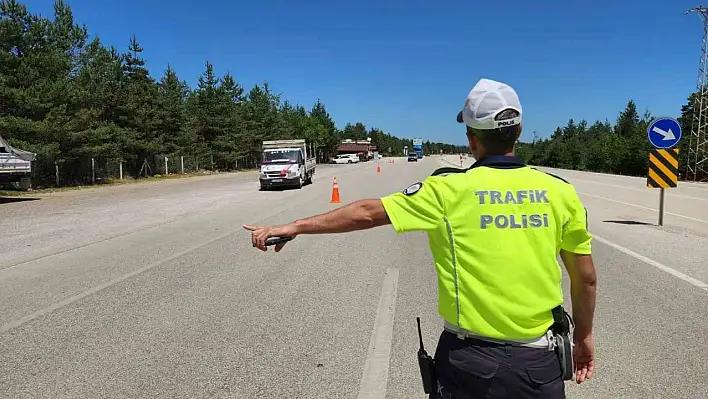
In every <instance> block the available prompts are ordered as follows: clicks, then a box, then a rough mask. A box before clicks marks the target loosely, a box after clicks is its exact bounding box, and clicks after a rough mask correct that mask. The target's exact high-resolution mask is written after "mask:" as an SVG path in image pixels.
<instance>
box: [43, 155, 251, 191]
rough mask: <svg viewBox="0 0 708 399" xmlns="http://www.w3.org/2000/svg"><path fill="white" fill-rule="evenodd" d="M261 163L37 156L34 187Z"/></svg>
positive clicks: (248, 160) (239, 167)
mask: <svg viewBox="0 0 708 399" xmlns="http://www.w3.org/2000/svg"><path fill="white" fill-rule="evenodd" d="M256 167H257V162H256V161H255V160H253V159H251V157H241V158H238V159H236V160H235V161H233V162H225V161H215V160H214V157H213V156H210V155H208V156H195V155H180V154H170V155H162V156H154V157H148V158H145V159H143V160H142V161H138V160H131V161H125V160H115V159H106V158H103V157H92V158H83V159H78V160H70V161H67V160H63V159H53V158H48V157H37V159H36V160H35V161H34V162H33V163H32V187H34V188H47V187H64V186H82V185H93V184H106V183H113V182H116V181H120V180H128V179H138V178H144V177H161V176H170V175H175V174H182V175H185V174H195V173H209V172H232V171H238V170H248V169H255V168H256Z"/></svg>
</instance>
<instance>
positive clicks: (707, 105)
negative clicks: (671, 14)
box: [684, 7, 708, 181]
mask: <svg viewBox="0 0 708 399" xmlns="http://www.w3.org/2000/svg"><path fill="white" fill-rule="evenodd" d="M692 12H695V13H696V14H698V15H699V16H700V17H701V22H703V40H702V43H701V59H700V62H699V63H698V83H697V84H696V97H694V102H693V120H692V121H691V135H690V136H689V141H688V165H687V167H688V168H687V169H688V176H686V180H693V181H706V180H708V8H706V7H696V8H692V9H690V10H688V11H686V12H685V13H684V15H687V14H689V13H692Z"/></svg>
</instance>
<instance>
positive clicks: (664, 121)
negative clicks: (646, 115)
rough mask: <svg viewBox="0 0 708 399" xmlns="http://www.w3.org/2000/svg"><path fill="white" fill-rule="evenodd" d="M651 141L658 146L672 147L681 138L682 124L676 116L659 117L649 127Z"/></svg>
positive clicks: (648, 132)
mask: <svg viewBox="0 0 708 399" xmlns="http://www.w3.org/2000/svg"><path fill="white" fill-rule="evenodd" d="M647 135H648V136H649V142H650V143H651V144H652V145H653V146H654V147H656V148H662V149H665V148H671V147H673V146H675V145H676V143H678V142H679V140H681V125H679V123H678V121H677V120H676V119H674V118H657V119H654V121H652V123H651V124H650V125H649V128H648V129H647Z"/></svg>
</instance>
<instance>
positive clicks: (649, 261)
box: [593, 234, 708, 291]
mask: <svg viewBox="0 0 708 399" xmlns="http://www.w3.org/2000/svg"><path fill="white" fill-rule="evenodd" d="M593 239H595V240H598V241H600V242H601V243H603V244H605V245H608V246H610V247H612V248H614V249H616V250H618V251H620V252H623V253H625V254H627V255H629V256H631V257H633V258H635V259H638V260H640V261H642V262H644V263H646V264H648V265H651V266H654V267H655V268H657V269H659V270H661V271H664V272H666V273H669V274H670V275H672V276H674V277H677V278H679V279H681V280H683V281H686V282H687V283H690V284H692V285H694V286H696V287H698V288H700V289H702V290H704V291H708V284H706V283H704V282H703V281H700V280H696V279H695V278H693V277H691V276H689V275H686V274H683V273H681V272H680V271H678V270H675V269H672V268H670V267H668V266H666V265H664V264H661V263H659V262H657V261H655V260H653V259H650V258H647V257H646V256H644V255H641V254H638V253H636V252H634V251H632V250H631V249H627V248H625V247H623V246H621V245H619V244H615V243H614V242H612V241H609V240H607V239H606V238H602V237H599V236H597V235H595V234H593Z"/></svg>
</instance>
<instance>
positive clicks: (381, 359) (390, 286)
mask: <svg viewBox="0 0 708 399" xmlns="http://www.w3.org/2000/svg"><path fill="white" fill-rule="evenodd" d="M397 293H398V269H395V268H388V269H387V270H386V274H385V275H384V280H383V287H382V288H381V297H380V299H379V307H378V309H377V310H376V321H375V322H374V328H373V330H372V331H371V341H369V354H368V356H367V357H366V363H364V373H363V375H362V377H361V384H360V385H359V396H358V399H364V398H366V399H369V398H380V399H384V398H385V397H386V385H387V384H388V367H389V360H390V358H391V341H392V340H393V320H394V316H395V314H396V294H397Z"/></svg>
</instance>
